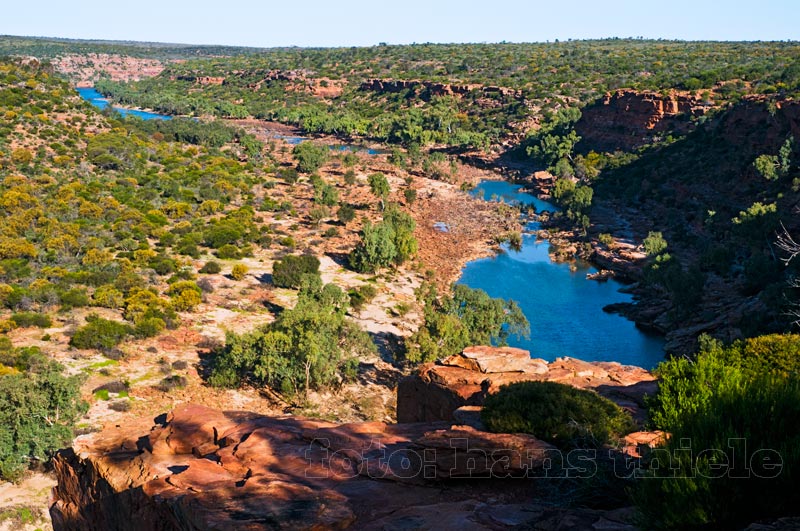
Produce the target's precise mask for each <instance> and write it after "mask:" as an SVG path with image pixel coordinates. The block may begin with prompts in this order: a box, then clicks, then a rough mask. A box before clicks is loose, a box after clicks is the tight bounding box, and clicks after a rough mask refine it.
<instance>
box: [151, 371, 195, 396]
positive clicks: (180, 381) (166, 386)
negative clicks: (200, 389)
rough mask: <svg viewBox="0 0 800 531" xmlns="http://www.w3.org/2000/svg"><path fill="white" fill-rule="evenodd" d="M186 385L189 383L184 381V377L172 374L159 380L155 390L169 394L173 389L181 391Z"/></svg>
mask: <svg viewBox="0 0 800 531" xmlns="http://www.w3.org/2000/svg"><path fill="white" fill-rule="evenodd" d="M187 383H189V381H188V380H187V379H186V377H185V376H180V375H178V374H173V375H171V376H167V377H166V378H164V379H163V380H161V382H159V383H158V385H157V386H156V389H158V390H159V391H163V392H165V393H169V392H170V391H172V390H173V389H182V388H184V387H186V384H187Z"/></svg>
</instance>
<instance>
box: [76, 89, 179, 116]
mask: <svg viewBox="0 0 800 531" xmlns="http://www.w3.org/2000/svg"><path fill="white" fill-rule="evenodd" d="M77 90H78V94H80V95H81V98H83V99H85V100H86V101H88V102H89V103H91V104H92V105H94V106H95V107H97V108H98V109H105V108H106V107H108V100H106V98H105V96H103V95H102V94H100V93H99V92H97V91H96V90H95V89H93V88H79V89H77ZM114 110H115V111H117V112H118V113H119V114H120V115H122V116H123V117H126V116H136V117H137V118H141V119H142V120H169V119H171V118H172V116H169V115H166V114H158V113H155V112H147V111H137V110H136V109H125V108H124V107H114Z"/></svg>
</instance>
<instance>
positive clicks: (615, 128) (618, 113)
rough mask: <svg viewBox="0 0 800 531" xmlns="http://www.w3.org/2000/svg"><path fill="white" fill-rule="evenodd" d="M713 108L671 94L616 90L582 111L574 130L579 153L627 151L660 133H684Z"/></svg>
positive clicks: (646, 142) (705, 103)
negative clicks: (578, 138)
mask: <svg viewBox="0 0 800 531" xmlns="http://www.w3.org/2000/svg"><path fill="white" fill-rule="evenodd" d="M712 107H713V105H712V104H711V103H709V102H704V101H703V100H702V99H701V98H699V97H697V96H695V95H691V94H682V93H677V92H671V93H669V94H668V95H662V94H659V93H656V92H639V91H635V90H618V91H616V92H613V93H608V94H606V95H605V96H604V97H603V98H602V99H600V100H599V101H597V102H596V103H594V104H592V105H589V106H587V107H585V108H584V109H583V114H582V116H581V119H580V120H579V121H578V122H577V124H575V131H576V132H577V133H578V134H579V135H580V136H581V139H582V140H581V143H580V145H579V148H580V149H581V150H582V151H590V150H594V151H606V152H613V151H616V150H623V151H630V150H632V149H635V148H637V147H639V146H643V145H645V144H649V143H650V142H652V139H653V138H654V137H655V136H657V135H659V134H662V133H667V134H668V133H671V132H674V133H677V134H685V133H688V132H689V131H692V130H693V129H694V127H695V123H694V122H692V120H691V118H693V117H699V116H702V115H704V114H705V113H706V112H707V111H708V110H709V109H711V108H712Z"/></svg>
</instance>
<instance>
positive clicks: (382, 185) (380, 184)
mask: <svg viewBox="0 0 800 531" xmlns="http://www.w3.org/2000/svg"><path fill="white" fill-rule="evenodd" d="M367 182H368V183H369V189H370V191H371V192H372V195H374V196H375V197H377V198H378V199H379V200H380V202H381V210H383V209H384V208H386V198H387V197H389V192H390V191H391V189H390V188H389V180H388V179H387V178H386V176H385V175H384V174H382V173H373V174H371V175H370V176H369V177H367Z"/></svg>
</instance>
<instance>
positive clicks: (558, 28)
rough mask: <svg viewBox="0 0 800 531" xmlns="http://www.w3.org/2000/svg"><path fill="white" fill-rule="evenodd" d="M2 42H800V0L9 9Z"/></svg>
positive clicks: (1, 20)
mask: <svg viewBox="0 0 800 531" xmlns="http://www.w3.org/2000/svg"><path fill="white" fill-rule="evenodd" d="M3 3H4V4H5V5H4V6H3V8H2V10H1V11H2V14H1V15H0V34H4V35H26V36H45V37H68V38H80V39H111V40H136V41H154V42H171V43H187V44H227V45H239V46H257V47H270V46H371V45H375V44H379V43H383V42H385V43H388V44H409V43H415V42H416V43H424V42H448V43H451V42H501V41H509V42H545V41H554V40H556V39H560V40H567V39H593V38H605V37H640V36H641V37H645V38H664V39H684V40H800V0H756V1H752V0H748V1H747V2H743V1H741V0H727V1H713V2H712V1H708V0H695V1H689V0H669V1H662V2H653V1H642V0H638V1H630V0H615V1H610V2H599V1H595V0H572V1H570V0H549V1H546V2H544V1H539V0H535V1H525V0H481V1H471V0H462V1H453V0H443V1H436V0H399V1H394V2H385V1H384V2H382V1H381V0H373V1H371V2H367V1H363V0H340V1H336V2H334V1H331V0H327V1H325V0H281V1H280V2H272V1H270V0H263V1H256V0H248V1H228V2H224V1H220V0H193V1H187V0H135V1H130V2H121V1H114V0H112V1H111V2H105V3H103V2H96V1H95V2H87V1H84V0H71V1H70V0H27V1H26V0H7V1H4V2H3Z"/></svg>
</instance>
